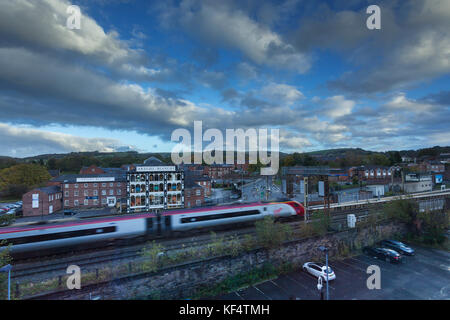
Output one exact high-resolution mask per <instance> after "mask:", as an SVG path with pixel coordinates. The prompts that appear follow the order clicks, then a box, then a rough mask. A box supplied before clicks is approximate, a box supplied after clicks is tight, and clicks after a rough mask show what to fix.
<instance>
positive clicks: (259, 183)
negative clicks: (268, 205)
mask: <svg viewBox="0 0 450 320" xmlns="http://www.w3.org/2000/svg"><path fill="white" fill-rule="evenodd" d="M268 182H269V190H270V193H269V200H275V199H277V198H282V197H283V194H282V193H281V188H280V187H279V186H277V185H276V184H274V183H273V181H272V177H269V180H268ZM266 184H267V181H266V178H265V177H262V178H259V179H257V180H255V181H254V182H251V183H248V184H245V185H244V188H243V193H242V194H243V196H242V199H243V201H245V202H252V201H261V200H265V191H266V187H267V186H266Z"/></svg>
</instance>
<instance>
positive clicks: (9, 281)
mask: <svg viewBox="0 0 450 320" xmlns="http://www.w3.org/2000/svg"><path fill="white" fill-rule="evenodd" d="M11 269H12V265H10V264H7V265H6V266H4V267H1V268H0V272H8V300H11Z"/></svg>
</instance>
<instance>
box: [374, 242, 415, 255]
mask: <svg viewBox="0 0 450 320" xmlns="http://www.w3.org/2000/svg"><path fill="white" fill-rule="evenodd" d="M380 246H382V247H385V248H389V249H393V250H395V251H397V252H398V253H400V254H403V255H407V256H413V255H414V254H415V252H414V249H413V248H411V247H408V246H407V245H406V244H404V243H402V242H400V241H396V240H383V241H381V242H380Z"/></svg>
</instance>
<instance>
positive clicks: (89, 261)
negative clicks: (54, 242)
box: [12, 210, 368, 282]
mask: <svg viewBox="0 0 450 320" xmlns="http://www.w3.org/2000/svg"><path fill="white" fill-rule="evenodd" d="M355 214H356V216H357V217H358V219H361V218H364V217H366V216H367V214H368V212H367V210H359V211H357V212H355ZM346 222H347V215H346V214H337V215H335V216H333V217H332V224H346ZM285 223H288V224H289V225H290V226H291V227H292V228H293V229H295V228H298V227H299V226H300V225H302V224H303V223H304V221H303V220H298V219H295V220H292V221H287V222H285ZM254 233H255V230H254V227H247V228H240V229H235V230H228V231H223V232H220V233H216V234H217V236H218V237H223V239H224V240H225V241H227V240H230V239H231V238H232V237H233V238H234V239H242V238H243V237H244V236H245V235H254ZM211 240H212V239H211V234H210V232H208V233H206V232H205V231H204V232H203V233H201V234H199V235H195V236H189V237H184V238H169V239H156V240H155V243H157V244H160V245H162V246H163V247H164V251H165V252H166V253H167V254H170V253H175V252H177V251H180V250H184V249H186V248H192V247H197V248H200V247H202V246H205V245H207V244H209V243H211ZM146 245H148V242H146V243H139V244H135V245H131V246H127V247H120V248H108V249H106V250H96V251H92V252H88V253H81V254H77V255H71V256H62V257H61V256H57V257H56V258H52V259H50V260H45V261H39V262H35V259H33V260H32V262H22V263H19V264H15V265H14V272H13V273H12V278H13V279H14V280H15V281H20V282H23V281H25V280H33V279H35V278H42V275H44V274H45V276H46V277H45V278H47V279H48V278H52V277H57V276H58V275H61V274H65V272H66V269H67V267H68V266H69V265H72V264H75V265H77V266H79V267H80V268H82V269H83V270H85V271H95V269H96V268H99V267H101V266H104V265H107V264H111V263H120V262H122V263H124V262H130V261H133V262H136V261H143V260H144V259H143V258H142V255H141V250H142V249H143V248H144V247H146Z"/></svg>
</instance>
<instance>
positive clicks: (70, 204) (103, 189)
mask: <svg viewBox="0 0 450 320" xmlns="http://www.w3.org/2000/svg"><path fill="white" fill-rule="evenodd" d="M48 184H49V185H54V186H59V187H60V188H61V191H62V197H63V207H64V208H93V207H106V206H109V207H112V206H114V205H115V204H116V202H117V201H119V200H120V199H121V198H123V197H126V173H125V172H120V173H114V174H111V173H99V174H93V173H92V174H68V175H61V176H59V177H57V178H54V179H52V180H50V182H49V183H48Z"/></svg>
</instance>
